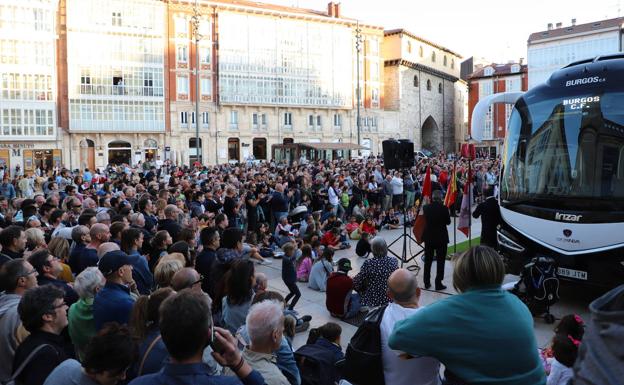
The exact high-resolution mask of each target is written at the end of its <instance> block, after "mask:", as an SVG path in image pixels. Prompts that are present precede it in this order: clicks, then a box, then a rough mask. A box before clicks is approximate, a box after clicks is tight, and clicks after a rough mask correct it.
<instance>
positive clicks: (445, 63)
mask: <svg viewBox="0 0 624 385" xmlns="http://www.w3.org/2000/svg"><path fill="white" fill-rule="evenodd" d="M443 64H444V66H445V67H446V65H447V64H448V63H447V59H446V55H444V60H443Z"/></svg>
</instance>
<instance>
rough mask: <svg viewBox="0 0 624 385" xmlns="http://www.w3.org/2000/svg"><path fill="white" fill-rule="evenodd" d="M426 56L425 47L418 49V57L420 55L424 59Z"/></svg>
mask: <svg viewBox="0 0 624 385" xmlns="http://www.w3.org/2000/svg"><path fill="white" fill-rule="evenodd" d="M424 54H425V52H424V51H423V47H422V45H421V46H420V48H419V49H418V55H420V57H423V55H424Z"/></svg>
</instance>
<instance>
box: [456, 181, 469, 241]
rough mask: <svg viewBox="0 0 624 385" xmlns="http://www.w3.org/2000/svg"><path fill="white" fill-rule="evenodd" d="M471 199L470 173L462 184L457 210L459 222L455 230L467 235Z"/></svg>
mask: <svg viewBox="0 0 624 385" xmlns="http://www.w3.org/2000/svg"><path fill="white" fill-rule="evenodd" d="M471 201H472V174H469V175H468V180H467V181H466V184H465V185H464V195H463V197H462V204H461V209H460V211H459V222H458V223H457V230H459V231H461V232H462V233H464V234H465V235H466V236H467V237H468V236H469V234H470V214H471V213H470V207H471V205H470V202H471Z"/></svg>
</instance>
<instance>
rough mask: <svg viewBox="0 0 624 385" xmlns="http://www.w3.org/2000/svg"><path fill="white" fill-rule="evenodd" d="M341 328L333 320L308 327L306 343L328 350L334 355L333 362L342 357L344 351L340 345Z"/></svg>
mask: <svg viewBox="0 0 624 385" xmlns="http://www.w3.org/2000/svg"><path fill="white" fill-rule="evenodd" d="M341 335H342V328H341V327H340V325H338V324H337V323H334V322H328V323H326V324H325V325H323V326H321V327H318V328H314V329H310V334H309V335H308V340H307V341H306V345H315V346H317V347H318V348H320V349H322V350H326V351H329V352H331V353H332V354H333V356H334V364H335V363H336V362H338V361H340V360H342V359H344V353H343V352H342V347H341V346H340V336H341Z"/></svg>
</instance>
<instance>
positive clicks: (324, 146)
mask: <svg viewBox="0 0 624 385" xmlns="http://www.w3.org/2000/svg"><path fill="white" fill-rule="evenodd" d="M297 144H299V145H300V146H302V147H308V148H312V149H314V150H336V151H346V150H368V148H367V147H364V146H360V145H357V144H355V143H343V142H340V143H297Z"/></svg>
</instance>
